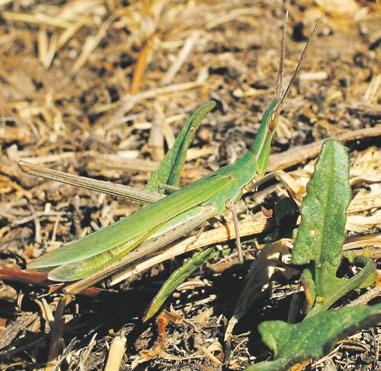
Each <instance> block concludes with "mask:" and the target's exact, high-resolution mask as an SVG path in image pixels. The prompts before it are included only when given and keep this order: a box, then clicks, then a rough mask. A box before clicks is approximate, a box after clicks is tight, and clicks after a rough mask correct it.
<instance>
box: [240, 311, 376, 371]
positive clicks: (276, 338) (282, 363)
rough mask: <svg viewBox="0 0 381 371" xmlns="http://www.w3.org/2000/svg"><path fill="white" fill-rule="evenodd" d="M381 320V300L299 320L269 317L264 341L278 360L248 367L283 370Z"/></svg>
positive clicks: (264, 325) (262, 370)
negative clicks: (287, 321) (376, 302)
mask: <svg viewBox="0 0 381 371" xmlns="http://www.w3.org/2000/svg"><path fill="white" fill-rule="evenodd" d="M379 321H381V304H377V305H373V306H368V305H363V304H361V305H357V306H353V307H346V308H342V309H339V310H335V311H327V312H322V313H319V314H317V315H316V316H313V317H309V318H306V319H305V320H304V321H302V322H300V323H296V324H289V323H286V322H283V321H268V322H263V323H261V324H260V325H259V332H260V334H261V336H262V339H263V341H264V343H265V344H266V345H267V346H268V347H269V348H270V349H271V350H272V351H273V352H274V357H275V360H274V361H265V362H259V363H257V364H255V365H252V366H250V367H248V368H247V369H246V371H257V370H258V371H259V370H260V371H281V370H287V369H288V368H289V367H291V366H292V365H294V364H295V363H298V362H301V361H304V360H308V359H311V358H313V359H316V358H320V357H322V356H323V355H325V354H327V353H328V352H329V351H330V350H331V349H332V347H333V346H334V344H335V343H336V342H337V340H340V339H342V338H344V337H346V336H349V335H351V334H353V333H355V332H356V331H357V330H358V329H361V328H365V327H370V326H373V325H375V324H376V323H377V322H379Z"/></svg>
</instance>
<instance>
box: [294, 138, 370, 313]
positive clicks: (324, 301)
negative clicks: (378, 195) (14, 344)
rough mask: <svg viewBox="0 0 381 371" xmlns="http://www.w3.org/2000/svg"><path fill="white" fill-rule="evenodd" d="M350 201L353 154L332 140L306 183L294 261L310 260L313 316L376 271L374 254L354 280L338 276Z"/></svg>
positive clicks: (307, 274)
mask: <svg viewBox="0 0 381 371" xmlns="http://www.w3.org/2000/svg"><path fill="white" fill-rule="evenodd" d="M350 200H351V188H350V184H349V158H348V153H347V151H346V149H345V147H344V146H343V145H342V144H341V143H340V142H337V141H335V140H332V139H329V140H327V141H326V142H325V143H324V145H323V148H322V151H321V153H320V156H319V159H318V161H317V164H316V168H315V172H314V174H313V176H312V178H311V180H310V182H309V183H308V185H307V195H306V197H305V198H304V200H303V203H302V207H301V215H302V220H301V224H300V227H299V229H298V234H297V237H296V241H295V245H294V248H293V252H292V263H293V264H299V265H304V264H309V266H308V268H307V269H308V271H306V272H305V282H306V283H307V288H306V291H307V294H308V295H309V296H310V298H311V302H310V305H312V309H311V311H310V313H309V315H315V314H317V313H319V312H320V311H323V310H327V309H328V308H329V307H330V306H331V305H332V304H334V303H335V302H336V301H337V300H338V299H340V298H341V297H342V296H344V295H345V294H346V293H348V292H349V291H351V290H353V289H355V288H357V287H359V286H360V285H361V283H362V281H364V280H366V279H369V275H374V273H375V270H374V265H373V263H372V261H371V260H370V259H368V260H367V261H366V262H365V261H363V262H362V265H363V266H364V268H363V269H362V271H361V272H360V273H359V274H357V275H356V276H355V277H352V278H350V279H347V278H339V277H337V276H336V273H337V269H338V268H339V265H340V263H341V259H342V246H343V242H344V237H345V222H346V209H347V207H348V205H349V202H350Z"/></svg>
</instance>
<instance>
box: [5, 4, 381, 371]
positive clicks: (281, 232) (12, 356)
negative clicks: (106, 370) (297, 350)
mask: <svg viewBox="0 0 381 371" xmlns="http://www.w3.org/2000/svg"><path fill="white" fill-rule="evenodd" d="M339 3H340V2H339V1H328V0H316V1H307V0H296V1H291V2H290V4H287V8H288V10H289V22H288V23H289V25H288V33H287V40H286V42H287V48H286V60H285V70H286V77H289V76H290V74H291V73H292V71H293V69H294V68H295V66H296V64H297V61H298V58H299V56H300V53H301V51H302V49H303V47H304V45H305V42H306V40H307V38H308V35H309V34H310V32H311V30H312V29H313V27H314V25H315V24H316V22H317V21H318V19H319V18H320V16H321V14H322V12H325V15H324V16H323V18H322V21H321V24H320V26H319V29H318V31H317V35H316V37H315V38H314V39H313V41H312V44H311V47H310V49H309V52H308V55H307V58H306V60H305V62H304V65H303V67H302V70H301V73H300V76H299V79H298V81H297V84H296V85H295V86H294V87H292V89H291V92H290V97H289V99H288V101H287V103H286V105H285V108H284V112H283V114H282V118H281V121H280V124H279V129H278V132H277V135H276V137H275V139H274V141H273V153H274V155H273V156H272V157H271V158H270V164H269V169H270V170H274V169H283V170H285V171H287V173H288V174H289V177H290V183H291V185H292V188H293V189H294V191H295V193H296V195H297V196H298V197H299V198H300V199H301V198H302V197H303V195H304V193H305V186H306V183H307V181H308V179H309V177H310V176H311V173H312V171H313V162H311V161H310V159H312V158H314V157H316V154H317V150H316V148H315V149H314V148H313V147H311V145H312V144H313V143H315V142H318V141H320V140H322V139H325V138H328V137H339V138H340V139H342V140H343V141H344V142H345V143H346V145H347V147H348V149H349V152H350V156H351V184H352V189H353V196H354V201H353V202H352V204H351V206H350V208H349V211H348V222H347V236H348V239H349V238H352V239H353V238H355V237H356V236H362V237H364V239H365V240H366V239H367V238H368V237H369V239H372V241H373V242H372V243H368V244H366V243H364V244H362V245H361V246H359V245H357V247H356V248H357V250H356V251H360V252H359V253H361V251H363V250H364V248H365V247H367V249H368V250H367V251H371V256H372V257H373V258H374V259H375V261H376V262H377V258H378V257H379V255H380V253H379V250H378V248H380V247H381V243H380V235H379V230H380V228H381V210H380V209H381V176H380V174H381V148H380V147H381V139H380V137H381V125H380V122H381V58H380V57H381V28H380V24H381V7H380V4H379V2H378V1H365V0H364V1H354V0H351V1H350V0H348V1H346V2H345V6H343V5H340V4H339ZM0 7H1V17H0V22H1V28H0V50H1V51H0V84H1V98H0V110H1V111H0V112H1V123H0V144H1V161H0V197H1V202H0V246H1V249H0V255H1V262H0V268H1V270H0V278H2V279H3V281H0V333H1V334H2V336H1V339H0V360H1V361H0V363H1V366H0V368H1V369H7V370H27V369H28V370H29V369H38V368H44V367H45V366H44V364H45V362H46V360H47V359H48V357H50V358H53V360H54V361H53V362H52V366H51V368H50V369H53V367H54V365H57V364H59V367H62V369H65V370H77V369H81V370H92V369H103V367H104V366H105V362H106V359H107V357H108V354H109V348H110V344H111V342H112V340H113V339H115V338H117V337H118V336H120V337H121V339H125V338H126V339H127V343H126V344H125V347H126V348H125V350H124V358H123V362H122V367H121V369H122V370H129V369H132V368H135V369H163V370H172V369H184V370H187V369H191V368H192V369H193V370H214V369H223V368H225V369H233V370H240V369H243V368H245V367H247V366H248V365H250V364H252V363H254V362H257V361H262V360H265V359H269V358H270V357H271V352H270V351H269V350H268V349H267V348H266V347H265V346H264V345H263V343H262V342H261V340H260V337H259V334H258V332H257V326H258V324H259V323H260V322H262V321H264V320H268V319H283V320H286V319H287V313H288V308H289V304H290V299H291V296H292V295H293V294H295V293H296V292H299V291H300V290H301V289H300V287H299V281H298V274H299V273H300V272H299V273H298V272H294V276H292V275H291V276H290V275H287V274H285V273H284V270H279V273H280V274H279V275H278V276H277V277H276V278H274V281H273V284H272V288H271V290H268V291H267V292H265V293H264V294H263V295H262V296H260V298H259V299H258V300H256V301H255V302H254V304H253V306H252V307H251V309H250V311H249V312H248V313H247V314H246V315H245V316H244V317H243V318H242V319H241V321H240V322H239V323H238V324H237V326H236V328H235V329H234V336H233V338H232V342H231V351H230V355H229V359H228V360H226V361H225V363H223V361H224V356H225V358H226V353H227V349H226V346H225V343H224V333H225V331H226V326H227V323H228V321H229V319H230V317H231V315H232V313H233V310H234V306H235V303H236V302H237V299H238V296H239V292H240V290H241V289H242V284H243V280H244V278H245V276H246V273H247V272H248V269H249V267H250V264H251V262H252V261H253V259H255V257H256V255H257V249H258V247H259V246H260V247H263V244H266V243H270V242H274V241H275V242H276V241H280V240H281V241H283V240H284V239H286V238H290V237H291V236H292V230H293V229H294V228H295V226H296V223H297V215H295V213H294V214H292V213H291V214H288V215H286V216H284V217H283V220H282V221H275V220H274V219H275V216H274V214H276V209H277V207H279V205H280V204H282V203H284V202H286V203H287V200H289V197H288V196H287V193H286V192H285V191H284V189H283V188H282V187H281V186H280V185H278V184H277V183H274V182H273V183H270V184H268V185H266V186H264V187H262V188H260V189H259V192H258V193H256V194H254V193H252V192H251V193H248V194H247V195H245V196H244V202H242V204H240V205H239V207H238V209H239V218H240V221H241V222H245V221H250V220H251V221H254V223H257V224H255V226H256V227H255V228H259V231H258V230H257V232H253V233H251V235H250V233H249V236H248V237H246V238H245V239H244V249H245V251H246V256H247V259H246V261H245V263H244V264H242V265H241V264H239V263H238V260H237V257H236V253H235V252H234V251H233V252H232V254H231V256H229V257H228V258H225V259H216V260H215V261H213V262H210V263H208V264H206V265H205V266H204V267H203V268H202V269H199V270H197V271H196V272H195V273H194V274H193V275H192V277H191V278H190V279H188V280H187V281H186V282H184V283H183V284H182V285H181V286H180V287H179V288H178V290H177V291H176V292H175V293H174V295H172V296H171V297H170V298H169V300H167V302H166V303H165V305H164V307H163V309H166V310H167V311H168V312H164V314H162V315H161V317H159V318H160V321H159V322H157V321H156V319H157V318H155V319H153V320H151V321H148V322H147V323H143V322H142V318H143V315H144V311H145V309H146V308H147V306H148V304H149V303H150V300H151V299H152V298H153V297H154V295H155V293H156V292H157V291H158V289H159V288H160V286H161V284H162V283H163V282H164V281H165V279H166V278H168V276H169V274H170V272H172V271H173V270H174V269H176V268H177V267H179V266H180V265H181V263H182V262H183V260H184V259H185V258H187V257H189V256H190V254H185V255H181V256H179V257H176V258H174V259H170V260H169V261H165V262H162V263H160V264H157V265H155V266H154V267H151V268H150V269H148V270H145V271H143V272H139V273H138V274H137V275H135V276H133V277H130V278H129V279H127V280H126V281H123V282H121V283H119V284H117V285H115V286H113V287H111V288H108V287H107V286H106V284H102V285H98V286H99V287H103V288H105V287H106V288H105V289H104V290H101V291H97V292H96V294H97V295H95V296H85V295H78V296H77V297H76V298H74V299H73V300H72V302H71V303H70V304H68V305H67V306H66V308H64V315H63V320H64V322H65V324H63V323H62V322H60V323H58V324H57V321H56V322H54V313H55V312H56V309H57V305H58V303H59V299H60V298H61V297H62V294H61V293H59V292H54V293H51V294H49V289H48V288H47V286H46V282H45V281H44V280H42V281H41V280H40V281H38V279H37V278H36V277H34V278H36V280H34V281H33V277H31V276H28V275H26V276H23V275H20V274H17V273H15V272H18V270H19V269H25V268H26V265H27V264H28V263H29V262H30V261H31V260H33V259H34V258H36V257H38V256H40V255H41V254H43V253H44V252H45V251H48V250H52V249H55V248H57V247H58V246H60V245H61V244H62V243H63V242H68V241H71V240H73V239H75V238H77V237H80V236H83V235H85V234H87V233H89V232H91V231H93V230H95V229H98V228H99V227H102V226H106V225H108V224H110V223H113V222H114V221H116V220H118V219H120V218H121V217H122V216H125V215H128V214H130V213H132V212H133V211H135V210H137V209H138V207H139V205H137V204H134V203H131V202H128V201H126V200H121V199H120V200H119V199H115V198H112V197H110V196H106V195H103V194H99V193H96V192H92V191H89V190H84V189H79V188H75V187H72V186H69V185H63V184H60V183H57V182H52V181H46V180H44V179H41V178H36V177H33V176H30V175H26V174H24V173H22V172H21V171H20V169H19V168H18V166H17V162H18V161H19V160H20V159H23V160H26V161H29V162H33V163H36V164H39V165H43V166H46V167H50V168H53V169H56V170H61V171H65V172H70V173H74V174H79V175H83V176H89V177H92V178H97V179H101V180H111V181H114V182H117V183H122V184H127V185H131V186H134V187H138V188H142V187H143V186H144V183H145V182H146V181H147V180H148V178H149V175H150V172H151V171H152V170H153V169H154V168H155V167H156V166H157V164H158V162H159V161H160V160H161V159H162V157H163V155H164V153H165V151H166V150H167V148H168V147H169V146H170V145H171V144H172V143H173V138H174V137H175V136H176V134H177V133H178V132H179V130H180V129H181V127H182V124H183V123H184V122H185V120H186V118H187V117H188V116H189V114H190V113H191V112H192V111H193V110H194V109H195V108H196V106H197V105H199V104H201V103H203V102H205V101H208V100H214V101H215V102H216V103H217V107H216V109H215V110H214V111H213V112H211V113H210V114H209V115H208V116H207V118H206V120H205V122H204V123H203V125H202V126H201V129H200V130H199V132H198V134H197V136H196V139H195V140H194V142H193V144H192V147H191V149H190V150H189V153H188V161H187V164H186V167H185V170H184V171H183V177H182V182H183V184H188V183H189V182H191V181H194V180H195V179H198V178H200V177H201V176H203V175H205V174H208V173H210V172H212V171H214V170H216V169H218V168H219V167H221V166H224V165H226V164H230V163H233V162H234V161H235V160H236V159H237V157H238V156H239V155H240V154H241V153H243V152H244V151H245V150H246V149H247V148H248V146H249V145H250V143H252V141H253V139H254V138H255V134H256V131H257V129H258V127H259V121H260V117H261V114H262V113H263V111H264V110H265V109H266V106H267V105H268V104H269V103H270V101H271V99H272V98H273V97H274V88H275V84H276V77H277V69H278V63H279V55H280V45H281V37H282V24H283V19H284V10H283V8H282V2H281V1H275V0H274V1H248V0H247V1H244V0H235V1H228V0H225V1H223V0H215V1H197V0H190V1H185V0H184V1H182V0H177V1H175V0H173V1H172V0H168V1H164V0H156V1H154V0H151V1H124V0H122V1H117V0H104V1H100V0H94V1H88V0H77V1H76V0H69V1H65V0H56V1H48V2H46V1H34V0H15V1H11V0H3V1H0ZM362 129H367V130H362ZM308 145H310V146H308ZM277 205H278V206H277ZM226 218H227V219H229V216H226ZM263 220H265V224H266V225H269V224H270V227H269V228H267V227H266V228H265V227H263V225H264V224H263V223H262V224H261V221H263ZM261 225H262V227H260V226H261ZM255 228H254V229H255ZM260 228H262V229H260ZM348 241H349V240H348ZM220 243H221V245H223V246H225V245H227V244H229V245H231V246H232V247H234V241H228V242H224V241H223V240H222V241H221V242H220ZM282 272H283V273H282ZM290 277H291V278H290ZM37 281H38V282H37ZM362 293H363V292H361V293H352V294H350V295H349V296H347V297H346V298H345V300H343V301H342V302H341V303H340V305H344V304H347V303H349V302H351V301H352V300H355V299H356V298H357V297H358V296H359V295H360V294H362ZM374 302H377V298H376V299H374V300H373V301H372V303H374ZM167 320H169V324H168V326H167V327H165V326H164V328H163V326H161V325H162V324H163V323H164V322H165V321H167ZM53 323H54V325H53ZM55 331H56V332H58V334H61V333H63V335H62V337H61V335H60V336H59V339H57V336H54V332H55ZM52 333H53V335H52ZM52 339H53V340H54V341H53V340H52ZM380 340H381V328H380V327H375V328H371V329H366V330H364V331H362V332H359V333H357V334H356V335H354V336H352V337H351V338H348V339H345V340H343V341H341V342H340V343H338V344H337V346H336V347H335V349H334V350H333V351H332V352H331V353H330V354H329V355H328V356H326V357H325V358H323V359H321V360H317V361H314V362H311V363H308V364H305V365H303V367H305V369H306V370H312V369H314V370H315V369H319V370H323V369H325V370H328V369H330V370H331V369H337V370H344V369H364V370H373V369H377V368H380V367H381V364H380V359H379V347H380V345H379V343H380ZM122 345H123V344H122ZM49 349H50V350H49ZM58 362H59V363H58ZM48 369H49V368H48Z"/></svg>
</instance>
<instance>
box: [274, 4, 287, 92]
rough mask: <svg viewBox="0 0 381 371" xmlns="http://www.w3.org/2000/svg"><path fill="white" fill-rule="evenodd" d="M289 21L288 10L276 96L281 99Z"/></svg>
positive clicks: (284, 24)
mask: <svg viewBox="0 0 381 371" xmlns="http://www.w3.org/2000/svg"><path fill="white" fill-rule="evenodd" d="M287 23H288V10H286V14H285V16H284V21H283V31H282V46H281V51H280V59H279V68H278V76H277V79H276V89H275V96H276V97H277V98H279V99H281V97H282V95H283V80H284V61H285V55H286V35H287Z"/></svg>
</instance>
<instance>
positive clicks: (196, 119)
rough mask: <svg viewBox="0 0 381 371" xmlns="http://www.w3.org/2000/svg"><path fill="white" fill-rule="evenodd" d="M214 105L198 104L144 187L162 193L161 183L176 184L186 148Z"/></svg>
mask: <svg viewBox="0 0 381 371" xmlns="http://www.w3.org/2000/svg"><path fill="white" fill-rule="evenodd" d="M215 106H216V103H215V102H213V101H211V102H207V103H205V104H202V105H200V106H199V107H198V108H197V109H196V111H195V112H194V113H193V114H192V116H191V117H190V118H189V119H188V121H187V122H186V123H185V125H184V127H183V128H182V130H181V132H180V134H179V135H178V136H177V138H176V140H175V143H174V145H173V147H172V148H171V149H170V150H169V151H168V152H167V153H166V155H165V157H164V159H163V160H162V161H161V163H160V165H159V166H158V167H157V169H156V170H155V171H154V172H153V173H152V174H151V177H150V179H149V181H148V183H147V185H146V187H145V188H146V189H148V190H151V191H155V192H159V193H163V189H162V188H163V187H162V185H163V184H164V185H165V184H166V185H171V186H177V185H178V184H179V182H180V172H181V169H182V167H183V165H184V162H185V159H186V154H187V150H188V148H189V145H190V143H191V142H192V140H193V137H194V135H195V133H196V131H197V129H198V128H199V126H200V124H201V122H202V120H203V119H204V118H205V116H206V115H207V114H208V113H209V112H210V111H211V110H212V109H213V108H214V107H215Z"/></svg>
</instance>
